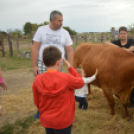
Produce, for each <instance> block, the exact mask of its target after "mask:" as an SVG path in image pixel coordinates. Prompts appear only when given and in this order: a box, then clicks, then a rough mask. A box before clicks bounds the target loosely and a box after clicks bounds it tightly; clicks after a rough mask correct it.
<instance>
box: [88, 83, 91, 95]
mask: <svg viewBox="0 0 134 134" xmlns="http://www.w3.org/2000/svg"><path fill="white" fill-rule="evenodd" d="M90 94H91V88H90V84H88V95H90Z"/></svg>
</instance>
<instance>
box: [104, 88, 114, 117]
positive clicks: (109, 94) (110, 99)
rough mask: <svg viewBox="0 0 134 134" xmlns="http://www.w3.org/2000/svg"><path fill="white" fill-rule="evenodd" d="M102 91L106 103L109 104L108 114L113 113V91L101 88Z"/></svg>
mask: <svg viewBox="0 0 134 134" xmlns="http://www.w3.org/2000/svg"><path fill="white" fill-rule="evenodd" d="M103 93H104V95H105V96H106V98H107V101H108V104H109V106H110V110H111V111H110V114H111V115H115V112H114V106H115V101H114V98H113V93H112V92H111V91H110V90H107V89H106V90H103Z"/></svg>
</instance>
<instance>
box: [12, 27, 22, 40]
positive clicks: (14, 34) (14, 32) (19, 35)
mask: <svg viewBox="0 0 134 134" xmlns="http://www.w3.org/2000/svg"><path fill="white" fill-rule="evenodd" d="M16 35H17V36H18V38H22V36H23V34H22V31H21V30H19V29H17V28H16V29H14V30H13V34H12V37H16Z"/></svg>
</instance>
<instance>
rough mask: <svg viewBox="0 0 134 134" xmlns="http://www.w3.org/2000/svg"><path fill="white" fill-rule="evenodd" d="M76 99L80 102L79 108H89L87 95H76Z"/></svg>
mask: <svg viewBox="0 0 134 134" xmlns="http://www.w3.org/2000/svg"><path fill="white" fill-rule="evenodd" d="M75 100H76V101H77V102H79V106H78V108H80V109H81V108H82V107H83V108H82V109H85V110H86V109H87V108H88V102H87V100H86V98H85V97H78V96H75Z"/></svg>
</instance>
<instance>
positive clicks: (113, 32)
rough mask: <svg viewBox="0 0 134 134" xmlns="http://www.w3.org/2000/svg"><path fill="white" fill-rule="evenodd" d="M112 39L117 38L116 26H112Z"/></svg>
mask: <svg viewBox="0 0 134 134" xmlns="http://www.w3.org/2000/svg"><path fill="white" fill-rule="evenodd" d="M111 31H112V40H115V28H114V27H112V30H111Z"/></svg>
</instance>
